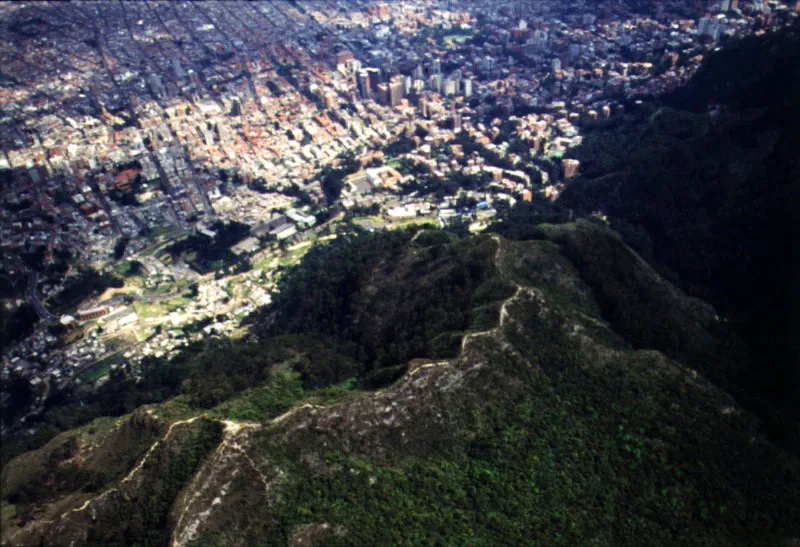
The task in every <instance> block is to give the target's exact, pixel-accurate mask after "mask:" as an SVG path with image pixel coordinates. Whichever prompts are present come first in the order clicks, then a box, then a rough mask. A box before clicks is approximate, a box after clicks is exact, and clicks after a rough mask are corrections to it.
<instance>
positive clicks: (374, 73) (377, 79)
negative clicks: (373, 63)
mask: <svg viewBox="0 0 800 547" xmlns="http://www.w3.org/2000/svg"><path fill="white" fill-rule="evenodd" d="M367 77H368V78H369V86H370V88H371V89H377V87H378V84H379V83H381V71H380V69H378V68H368V69H367Z"/></svg>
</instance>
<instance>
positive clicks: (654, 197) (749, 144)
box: [559, 25, 800, 449]
mask: <svg viewBox="0 0 800 547" xmlns="http://www.w3.org/2000/svg"><path fill="white" fill-rule="evenodd" d="M798 52H800V26H798V25H795V26H794V27H793V28H787V29H784V30H782V31H780V32H778V33H774V34H768V35H765V36H763V37H751V38H747V39H745V40H742V41H741V42H738V43H734V44H731V45H730V46H729V47H726V48H724V49H722V50H720V51H718V52H715V53H713V54H711V55H710V56H709V58H708V59H707V60H706V62H705V63H704V65H703V66H702V67H701V69H700V70H699V71H698V72H697V74H696V76H695V77H694V78H693V79H692V81H691V82H690V84H689V85H688V86H686V87H685V88H682V89H680V90H678V91H676V92H675V93H673V94H672V95H669V96H666V97H664V98H663V100H653V101H645V102H644V103H643V104H640V105H636V104H634V103H633V102H631V104H630V105H628V107H629V109H628V112H627V113H626V114H625V115H624V116H621V117H619V118H618V119H616V120H612V121H611V122H608V123H607V124H605V125H603V126H600V127H596V128H594V130H593V131H592V132H590V133H589V135H588V136H587V138H586V140H585V143H584V145H583V146H582V147H579V148H578V149H575V150H574V151H573V153H572V154H573V156H574V157H575V158H577V159H579V160H580V161H581V163H582V168H581V169H582V173H581V176H580V178H578V179H577V180H575V181H574V183H571V184H570V185H569V187H568V188H567V190H566V191H565V192H564V193H563V195H562V197H561V198H560V200H559V204H560V205H561V206H562V207H566V208H571V209H573V211H574V212H575V213H577V214H587V215H588V214H591V213H593V212H602V213H604V214H607V215H608V216H609V218H610V222H611V225H612V226H613V227H614V228H616V229H617V230H618V231H619V232H620V233H621V234H623V236H624V237H625V240H626V241H627V242H628V243H629V244H630V245H632V246H633V247H634V248H635V249H636V250H637V251H638V252H639V253H641V254H642V256H644V257H645V258H647V259H648V260H649V261H650V262H651V263H652V264H654V265H655V266H656V267H657V268H658V269H659V270H660V271H661V272H662V273H663V274H664V275H666V276H667V277H668V278H669V279H671V280H672V281H674V282H676V283H678V284H679V285H680V286H682V287H683V288H685V289H686V290H687V291H689V292H690V293H691V294H693V295H696V296H699V297H702V298H704V299H707V300H708V301H710V302H711V303H712V304H713V305H714V307H715V308H716V309H717V311H718V312H719V313H720V315H722V316H723V317H724V319H725V320H726V321H727V322H729V324H730V325H732V326H733V327H735V329H736V330H737V332H738V333H739V334H740V335H741V336H742V337H743V338H744V339H745V341H746V343H747V350H748V351H749V358H748V363H747V365H746V366H745V368H744V369H743V371H742V373H741V374H740V375H739V377H738V379H737V382H736V384H737V386H738V388H737V389H736V393H737V396H738V397H739V398H740V400H742V401H744V402H746V404H747V405H748V407H749V408H752V409H753V410H756V411H757V412H758V413H759V414H760V415H761V416H762V417H764V419H765V420H766V421H767V423H768V426H769V427H770V430H771V432H772V433H773V434H774V436H775V438H776V439H780V440H781V441H782V442H785V443H787V445H791V446H794V447H795V449H797V447H798V446H800V445H798V441H800V437H798V436H797V431H798V430H797V419H798V417H800V358H799V357H798V356H799V355H800V346H798V343H800V342H799V341H800V321H798V319H797V317H798V315H797V314H798V311H800V287H799V286H798V284H797V279H798V274H800V247H798V245H797V244H796V243H795V241H796V240H797V238H798V236H800V224H798V222H797V215H798V212H800V154H798V150H800V55H799V54H798Z"/></svg>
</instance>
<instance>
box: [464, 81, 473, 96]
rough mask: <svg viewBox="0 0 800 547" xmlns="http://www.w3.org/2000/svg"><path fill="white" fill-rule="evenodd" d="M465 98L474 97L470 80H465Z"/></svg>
mask: <svg viewBox="0 0 800 547" xmlns="http://www.w3.org/2000/svg"><path fill="white" fill-rule="evenodd" d="M464 97H466V98H470V97H472V80H471V79H469V78H466V79H465V80H464Z"/></svg>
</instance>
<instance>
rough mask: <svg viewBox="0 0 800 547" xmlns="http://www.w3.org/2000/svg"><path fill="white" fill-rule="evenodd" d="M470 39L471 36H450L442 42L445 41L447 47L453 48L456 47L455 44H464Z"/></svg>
mask: <svg viewBox="0 0 800 547" xmlns="http://www.w3.org/2000/svg"><path fill="white" fill-rule="evenodd" d="M470 38H472V36H470V35H469V34H450V35H448V36H445V37H444V38H442V40H444V43H445V45H447V46H453V45H455V43H458V44H463V43H464V42H466V41H467V40H469V39H470Z"/></svg>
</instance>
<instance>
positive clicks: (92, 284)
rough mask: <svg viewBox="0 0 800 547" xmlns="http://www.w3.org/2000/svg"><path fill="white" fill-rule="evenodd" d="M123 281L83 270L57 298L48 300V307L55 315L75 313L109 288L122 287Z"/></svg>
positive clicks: (70, 280)
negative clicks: (93, 297)
mask: <svg viewBox="0 0 800 547" xmlns="http://www.w3.org/2000/svg"><path fill="white" fill-rule="evenodd" d="M124 284H125V283H124V282H123V280H122V279H120V278H118V277H116V276H114V275H111V274H107V273H103V272H97V271H95V270H92V269H90V268H82V269H80V270H79V271H78V275H76V276H74V277H69V278H68V279H67V282H66V283H64V288H63V289H61V291H59V292H58V293H57V294H56V295H55V296H53V297H51V298H49V299H48V300H47V306H48V307H49V308H50V311H51V312H53V313H69V312H74V311H75V308H76V307H77V306H78V304H80V303H81V302H83V301H84V300H86V299H87V298H90V297H92V296H99V295H100V294H102V293H103V291H105V290H106V289H108V288H111V287H122V286H123V285H124Z"/></svg>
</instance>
